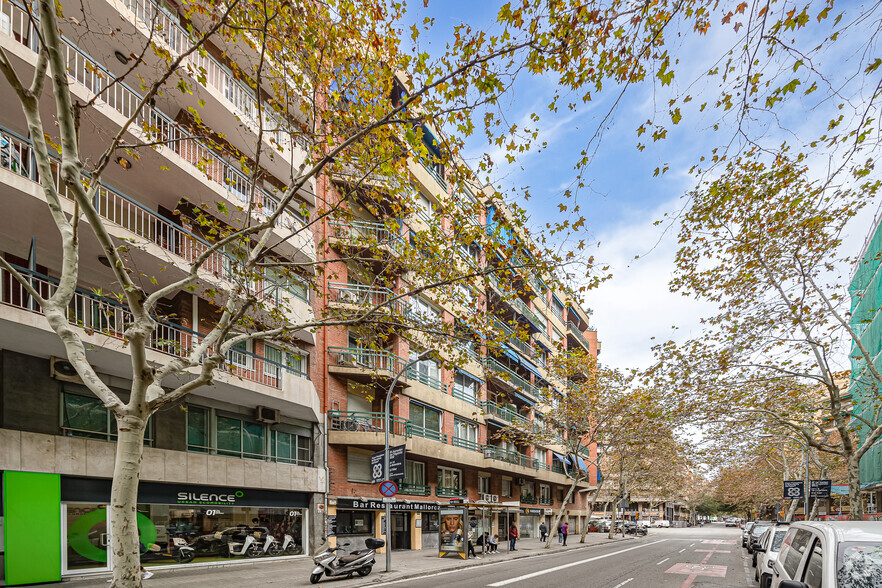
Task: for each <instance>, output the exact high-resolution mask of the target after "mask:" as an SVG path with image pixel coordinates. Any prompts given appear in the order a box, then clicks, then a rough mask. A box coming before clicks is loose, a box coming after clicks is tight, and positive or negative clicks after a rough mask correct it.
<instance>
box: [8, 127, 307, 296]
mask: <svg viewBox="0 0 882 588" xmlns="http://www.w3.org/2000/svg"><path fill="white" fill-rule="evenodd" d="M0 142H2V144H4V145H6V147H4V148H3V151H2V157H0V168H2V169H7V170H9V171H12V172H14V173H16V174H18V175H20V176H21V177H24V178H27V179H29V180H31V181H32V182H34V183H37V184H38V183H39V182H40V175H39V173H38V172H37V169H36V166H35V165H33V163H32V162H33V157H34V156H33V152H32V149H33V148H32V146H31V143H30V141H29V140H27V139H25V138H23V137H20V136H18V135H17V134H15V133H13V132H11V131H9V130H7V129H4V128H2V127H0ZM50 165H51V167H52V170H53V178H52V181H53V184H54V185H55V188H56V190H57V191H58V193H59V194H60V195H61V196H63V197H64V198H67V199H68V200H70V201H73V195H72V194H71V193H70V191H69V190H68V189H67V187H66V186H64V185H63V184H62V182H61V181H60V180H59V177H60V176H59V174H58V170H59V167H60V165H61V161H60V159H58V158H56V157H51V162H50ZM88 183H89V177H88V176H87V175H85V174H84V175H83V184H84V185H88ZM94 206H95V209H96V210H97V212H98V214H99V215H100V216H101V217H102V218H104V219H105V220H107V221H108V222H110V223H113V224H115V225H117V226H119V227H122V228H123V229H125V230H127V231H129V232H130V233H134V234H135V235H136V236H137V237H139V238H141V239H144V240H145V241H147V242H148V243H152V244H154V245H156V246H158V247H159V248H161V249H162V250H164V251H166V252H168V253H171V254H173V255H175V256H176V257H178V258H180V259H181V260H182V261H183V262H184V263H182V264H180V267H181V269H182V270H184V271H186V270H187V269H188V266H187V264H190V263H193V262H195V261H196V259H197V258H198V257H199V256H200V255H203V254H204V253H205V252H206V251H207V250H208V249H209V247H210V246H211V245H210V243H209V242H208V241H206V240H204V239H202V238H201V237H199V236H197V235H195V234H193V233H192V232H191V231H189V230H188V229H186V228H184V227H182V226H181V225H178V224H176V223H173V222H172V221H170V220H168V219H166V218H164V217H162V216H159V215H158V214H156V213H155V212H153V211H152V210H150V209H149V208H147V207H146V206H144V205H143V204H141V203H140V202H138V201H136V200H134V199H132V198H129V197H128V196H126V195H125V194H123V193H122V192H119V191H117V190H115V189H114V188H113V187H111V186H109V185H107V184H101V185H100V186H99V188H98V191H97V192H96V194H95V201H94ZM238 265H239V261H238V260H237V259H235V258H234V257H232V256H230V255H228V254H225V253H223V252H221V251H215V252H213V253H211V254H210V255H209V256H208V258H206V260H205V261H204V262H203V264H202V269H203V270H204V271H206V272H208V273H210V274H212V275H214V276H216V277H222V278H224V279H225V280H227V281H232V279H233V278H234V274H235V273H236V267H237V266H238ZM247 284H248V286H249V288H250V289H251V290H252V291H253V292H254V293H256V294H258V295H259V296H260V295H262V296H261V297H262V298H263V300H265V301H267V302H269V303H270V304H272V305H274V306H276V307H281V308H282V309H283V310H284V309H285V308H286V307H287V302H288V301H286V300H285V298H284V293H285V292H287V293H288V294H290V295H292V296H294V297H296V298H299V299H300V300H302V301H304V302H308V301H309V297H308V293H307V290H306V288H305V287H304V286H303V285H302V284H300V283H297V282H290V283H289V284H287V285H283V284H281V283H278V282H275V281H273V280H271V279H269V278H267V277H266V276H261V275H256V276H255V275H252V276H249V279H248V280H247Z"/></svg>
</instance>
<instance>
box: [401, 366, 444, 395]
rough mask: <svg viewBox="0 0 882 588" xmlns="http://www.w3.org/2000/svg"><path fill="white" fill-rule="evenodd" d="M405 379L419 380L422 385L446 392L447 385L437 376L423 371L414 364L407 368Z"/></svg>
mask: <svg viewBox="0 0 882 588" xmlns="http://www.w3.org/2000/svg"><path fill="white" fill-rule="evenodd" d="M407 379H408V380H413V381H414V382H419V383H420V384H422V385H424V386H428V387H429V388H432V389H433V390H438V391H439V392H443V393H445V394H446V393H447V386H445V385H444V382H442V381H441V380H440V379H439V378H437V377H435V376H432V375H430V374H426V373H423V372H421V371H420V370H419V368H418V367H417V366H415V365H412V366H410V367H408V368H407Z"/></svg>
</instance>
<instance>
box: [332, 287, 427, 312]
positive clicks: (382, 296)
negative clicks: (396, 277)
mask: <svg viewBox="0 0 882 588" xmlns="http://www.w3.org/2000/svg"><path fill="white" fill-rule="evenodd" d="M395 296H396V294H395V292H393V291H392V290H390V289H389V288H372V287H370V286H365V285H363V284H344V283H340V282H329V283H328V301H329V302H339V303H342V304H353V305H356V306H365V307H373V306H386V307H387V308H390V309H393V310H396V311H398V312H406V311H407V309H408V307H409V306H410V305H409V304H407V303H406V302H404V301H403V300H396V301H394V302H391V303H390V302H389V301H390V300H391V299H392V298H394V297H395Z"/></svg>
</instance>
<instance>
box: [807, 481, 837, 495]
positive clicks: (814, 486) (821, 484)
mask: <svg viewBox="0 0 882 588" xmlns="http://www.w3.org/2000/svg"><path fill="white" fill-rule="evenodd" d="M831 488H832V484H831V482H830V480H812V481H811V486H810V487H809V496H811V497H812V498H830V489H831Z"/></svg>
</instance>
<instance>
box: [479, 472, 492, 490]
mask: <svg viewBox="0 0 882 588" xmlns="http://www.w3.org/2000/svg"><path fill="white" fill-rule="evenodd" d="M478 492H480V493H481V494H490V476H486V475H482V474H478Z"/></svg>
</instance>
